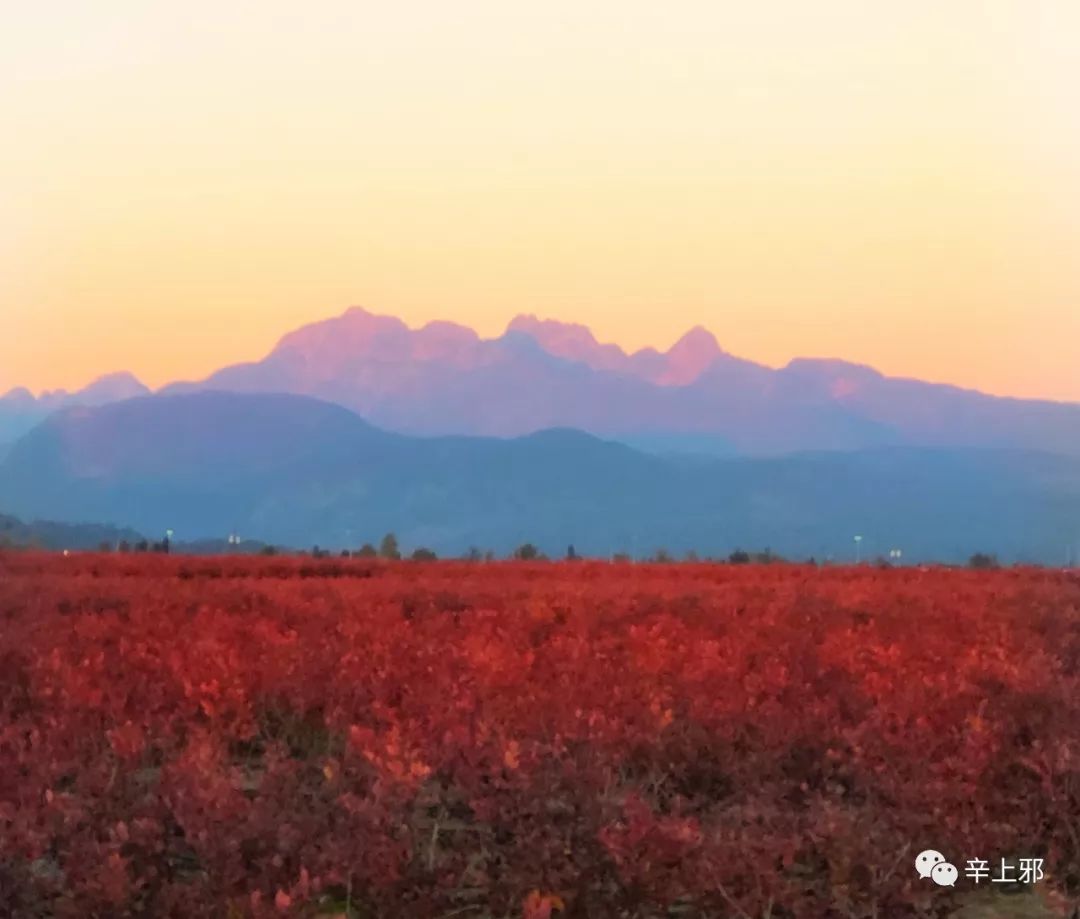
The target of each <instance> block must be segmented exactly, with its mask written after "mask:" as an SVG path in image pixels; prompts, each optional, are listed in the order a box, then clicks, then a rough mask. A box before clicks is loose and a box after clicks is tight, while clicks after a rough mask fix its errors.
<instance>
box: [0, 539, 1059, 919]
mask: <svg viewBox="0 0 1080 919" xmlns="http://www.w3.org/2000/svg"><path fill="white" fill-rule="evenodd" d="M1078 680H1080V580H1078V579H1077V578H1075V577H1070V576H1068V575H1066V574H1063V573H1052V572H1046V571H1040V570H1015V569H1014V570H1006V571H994V572H968V571H945V570H930V571H919V570H914V569H911V570H893V571H886V570H871V569H839V568H838V569H816V568H812V567H797V566H709V565H678V566H647V565H633V566H631V565H608V564H603V563H575V564H542V563H541V564H526V563H505V564H503V563H500V564H484V565H478V564H467V563H433V564H426V563H425V564H412V563H402V564H388V563H382V562H377V561H375V562H373V561H366V560H342V561H338V560H335V561H326V562H313V561H311V560H291V559H286V558H274V559H268V560H263V559H243V558H221V559H199V560H192V559H183V558H176V557H153V556H150V557H147V556H143V557H138V558H133V557H126V558H125V557H118V556H93V555H85V556H78V555H74V556H70V557H61V556H46V555H30V554H12V555H6V556H4V555H0V914H3V915H15V916H53V915H55V916H80V917H81V916H140V915H171V916H192V917H201V916H208V917H209V916H222V915H228V916H249V915H250V916H272V915H282V914H290V915H315V914H319V913H325V914H335V913H336V914H339V915H342V914H348V915H353V916H374V915H379V916H402V915H406V916H432V917H435V916H443V915H449V914H451V913H454V914H456V915H476V916H484V915H490V916H503V915H513V916H527V917H533V919H536V917H544V916H552V915H567V916H593V917H605V916H610V917H615V916H654V915H664V914H665V911H666V910H669V909H673V908H681V909H682V914H683V915H710V916H725V915H728V916H741V917H759V916H765V915H771V916H772V917H773V919H781V917H807V919H816V917H824V916H831V915H835V916H852V917H855V916H879V917H886V916H888V917H903V916H915V915H922V916H929V915H942V916H944V915H947V914H948V913H949V911H950V909H952V908H954V907H955V905H956V902H957V899H956V898H957V897H958V896H959V895H960V894H958V893H956V892H952V891H948V890H945V889H932V890H931V889H927V887H926V886H925V885H924V883H923V882H920V881H919V879H918V878H917V877H916V876H915V873H914V871H913V869H912V862H913V858H914V853H916V852H918V851H919V850H920V849H921V848H927V847H932V848H935V849H939V850H942V851H947V852H952V853H956V854H957V859H958V860H959V857H960V854H961V853H964V854H966V856H969V857H974V856H976V855H979V854H980V853H983V857H991V858H993V857H995V854H1001V855H1005V854H1010V853H1019V854H1022V855H1030V856H1038V857H1042V858H1045V860H1046V871H1047V878H1046V881H1045V882H1044V883H1048V884H1054V885H1056V886H1057V888H1058V889H1062V890H1070V889H1072V888H1074V887H1075V886H1077V885H1078V884H1080V868H1078V866H1080V835H1078V834H1080V825H1078V824H1080V685H1078Z"/></svg>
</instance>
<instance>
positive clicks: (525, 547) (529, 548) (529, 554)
mask: <svg viewBox="0 0 1080 919" xmlns="http://www.w3.org/2000/svg"><path fill="white" fill-rule="evenodd" d="M539 557H540V550H539V549H537V548H536V546H534V545H533V544H532V543H531V542H527V543H524V544H522V545H520V546H518V547H517V548H516V549H515V550H514V558H516V559H517V560H518V561H519V562H532V561H536V559H538V558H539Z"/></svg>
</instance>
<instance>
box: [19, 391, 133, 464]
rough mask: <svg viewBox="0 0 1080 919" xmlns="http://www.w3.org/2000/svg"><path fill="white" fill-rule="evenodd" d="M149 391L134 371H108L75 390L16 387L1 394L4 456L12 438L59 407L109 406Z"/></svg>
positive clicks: (27, 429)
mask: <svg viewBox="0 0 1080 919" xmlns="http://www.w3.org/2000/svg"><path fill="white" fill-rule="evenodd" d="M149 392H150V390H149V389H147V388H146V387H145V386H144V385H143V384H142V383H140V382H139V381H138V380H137V379H135V377H133V376H132V375H131V374H130V373H110V374H106V375H105V376H103V377H98V379H96V380H94V382H92V383H91V384H90V385H89V386H85V387H83V388H82V389H80V390H79V391H78V392H73V393H72V392H67V391H66V390H63V389H57V390H53V391H52V392H46V393H42V394H41V395H40V396H34V395H33V394H32V393H31V392H30V391H29V390H27V389H23V388H19V389H13V390H11V391H10V392H7V393H5V394H4V395H2V396H0V459H2V458H3V454H4V452H5V448H6V446H7V445H10V442H11V441H13V440H15V439H16V438H17V437H19V436H21V435H22V434H25V433H26V432H27V431H29V430H30V429H31V428H32V427H33V426H34V425H36V424H38V423H39V422H40V421H42V420H43V419H45V418H47V417H48V416H49V415H51V414H52V413H53V412H55V411H57V410H58V409H61V408H67V407H69V406H72V405H91V406H92V405H106V404H108V403H110V402H119V401H120V400H122V399H131V398H134V397H135V396H142V395H146V394H148V393H149Z"/></svg>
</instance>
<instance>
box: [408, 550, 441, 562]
mask: <svg viewBox="0 0 1080 919" xmlns="http://www.w3.org/2000/svg"><path fill="white" fill-rule="evenodd" d="M438 557H439V556H437V555H436V554H435V553H434V552H432V551H431V550H430V549H425V548H424V547H423V546H421V547H420V548H419V549H414V550H413V554H412V556H411V558H412V560H413V561H414V562H433V561H435V560H436V559H437V558H438Z"/></svg>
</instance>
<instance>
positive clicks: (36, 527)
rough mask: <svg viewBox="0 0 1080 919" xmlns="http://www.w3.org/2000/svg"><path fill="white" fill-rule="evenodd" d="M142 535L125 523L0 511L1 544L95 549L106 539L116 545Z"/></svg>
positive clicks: (110, 544) (133, 541) (137, 538)
mask: <svg viewBox="0 0 1080 919" xmlns="http://www.w3.org/2000/svg"><path fill="white" fill-rule="evenodd" d="M141 538H142V537H141V536H140V535H139V534H138V533H136V532H135V531H134V530H130V529H126V528H123V527H113V526H104V525H102V524H97V523H58V522H56V521H52V520H35V521H33V522H31V523H24V522H23V521H21V520H19V519H17V518H15V517H11V516H8V515H7V514H0V548H3V547H11V546H15V547H25V548H38V549H83V550H92V549H97V548H99V547H100V546H101V545H102V544H103V543H107V544H108V545H109V546H116V545H117V544H118V543H119V542H121V541H122V540H124V541H127V542H129V543H131V544H132V545H134V544H135V543H137V542H138V541H139V540H140V539H141Z"/></svg>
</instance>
